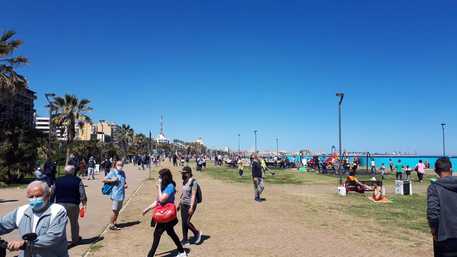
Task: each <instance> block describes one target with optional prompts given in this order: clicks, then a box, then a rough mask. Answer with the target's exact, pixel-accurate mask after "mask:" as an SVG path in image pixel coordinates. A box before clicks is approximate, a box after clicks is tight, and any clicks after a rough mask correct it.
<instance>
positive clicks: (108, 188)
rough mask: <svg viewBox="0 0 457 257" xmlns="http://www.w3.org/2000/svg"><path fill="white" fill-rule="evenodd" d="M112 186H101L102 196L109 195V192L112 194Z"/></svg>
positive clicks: (105, 184)
mask: <svg viewBox="0 0 457 257" xmlns="http://www.w3.org/2000/svg"><path fill="white" fill-rule="evenodd" d="M113 187H114V185H113V184H108V183H104V184H103V186H102V194H103V195H111V192H113Z"/></svg>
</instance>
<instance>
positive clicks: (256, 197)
mask: <svg viewBox="0 0 457 257" xmlns="http://www.w3.org/2000/svg"><path fill="white" fill-rule="evenodd" d="M252 183H253V185H254V193H255V200H259V199H260V195H259V189H258V185H257V178H252Z"/></svg>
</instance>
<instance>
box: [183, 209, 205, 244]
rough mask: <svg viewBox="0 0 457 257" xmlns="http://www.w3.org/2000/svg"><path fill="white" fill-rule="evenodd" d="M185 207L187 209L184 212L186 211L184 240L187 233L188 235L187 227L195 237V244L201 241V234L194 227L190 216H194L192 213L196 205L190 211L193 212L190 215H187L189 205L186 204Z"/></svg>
mask: <svg viewBox="0 0 457 257" xmlns="http://www.w3.org/2000/svg"><path fill="white" fill-rule="evenodd" d="M186 209H187V211H186V212H187V217H186V225H187V229H186V231H185V232H186V234H185V236H186V237H185V239H186V240H187V239H188V237H187V235H188V231H189V229H190V231H192V233H193V234H194V237H195V242H194V243H195V244H199V243H200V241H201V236H202V234H201V231H199V230H198V229H197V228H196V227H195V225H194V224H193V223H192V222H191V220H192V217H193V216H194V215H193V214H195V211H196V210H197V206H195V207H194V210H193V212H192V213H193V214H192V215H189V209H190V206H187V207H186ZM183 223H184V219H183ZM183 235H184V230H183Z"/></svg>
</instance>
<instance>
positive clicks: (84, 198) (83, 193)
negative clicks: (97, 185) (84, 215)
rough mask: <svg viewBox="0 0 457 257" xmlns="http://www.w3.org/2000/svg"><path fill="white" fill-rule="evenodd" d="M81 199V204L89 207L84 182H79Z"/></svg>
mask: <svg viewBox="0 0 457 257" xmlns="http://www.w3.org/2000/svg"><path fill="white" fill-rule="evenodd" d="M79 197H80V200H81V203H82V204H83V207H84V208H86V207H87V195H86V189H85V188H84V184H83V182H82V181H80V182H79Z"/></svg>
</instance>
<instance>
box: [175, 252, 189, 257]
mask: <svg viewBox="0 0 457 257" xmlns="http://www.w3.org/2000/svg"><path fill="white" fill-rule="evenodd" d="M176 257H187V253H186V252H183V253H179V254H178V255H176Z"/></svg>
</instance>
